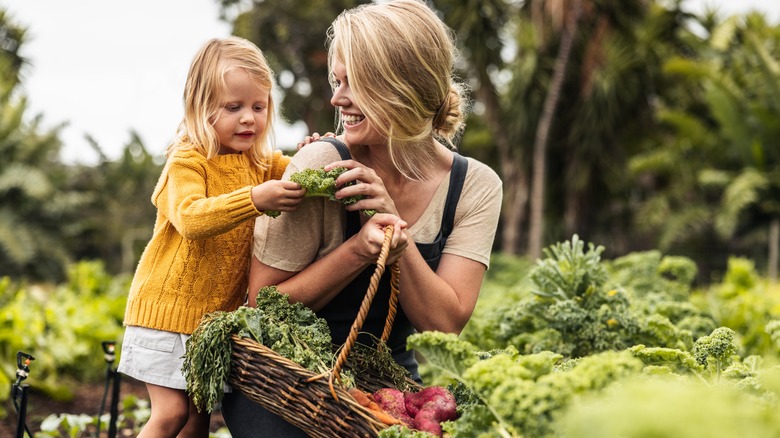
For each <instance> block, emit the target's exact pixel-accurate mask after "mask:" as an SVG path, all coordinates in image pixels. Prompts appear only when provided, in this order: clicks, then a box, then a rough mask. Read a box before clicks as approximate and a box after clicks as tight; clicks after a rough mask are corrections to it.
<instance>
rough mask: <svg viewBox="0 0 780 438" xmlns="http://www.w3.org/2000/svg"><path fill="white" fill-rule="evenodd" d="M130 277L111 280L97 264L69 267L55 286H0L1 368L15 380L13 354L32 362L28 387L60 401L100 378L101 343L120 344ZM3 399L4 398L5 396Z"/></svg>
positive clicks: (4, 281)
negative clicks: (65, 278)
mask: <svg viewBox="0 0 780 438" xmlns="http://www.w3.org/2000/svg"><path fill="white" fill-rule="evenodd" d="M128 288H129V278H127V277H118V278H112V277H110V276H109V275H108V274H106V273H105V271H104V269H103V265H102V264H101V263H99V262H82V263H79V264H76V265H73V266H72V267H71V268H70V270H69V273H68V282H67V283H63V284H61V285H58V286H55V287H44V286H40V285H27V284H25V283H16V282H13V281H11V280H10V279H8V278H7V277H6V278H3V279H2V281H0V367H1V369H2V375H3V377H2V378H0V380H6V379H13V378H14V376H15V373H16V353H17V352H18V351H24V352H25V353H28V354H31V355H32V356H34V357H35V360H34V361H33V362H32V363H31V364H30V378H29V381H28V383H30V384H31V386H34V387H35V388H36V389H38V390H41V391H43V392H46V393H48V394H49V395H50V396H52V397H55V398H61V399H68V398H71V397H73V391H72V388H73V384H74V380H76V381H89V380H91V379H98V378H100V377H101V376H102V374H101V373H102V372H103V371H104V369H105V360H104V357H103V351H102V349H101V342H103V341H114V342H117V341H119V340H120V339H121V335H122V331H123V328H122V318H123V317H124V310H125V303H126V299H127V297H126V294H127V289H128ZM6 396H7V395H6Z"/></svg>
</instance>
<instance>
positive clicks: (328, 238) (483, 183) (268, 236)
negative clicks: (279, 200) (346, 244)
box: [253, 142, 502, 272]
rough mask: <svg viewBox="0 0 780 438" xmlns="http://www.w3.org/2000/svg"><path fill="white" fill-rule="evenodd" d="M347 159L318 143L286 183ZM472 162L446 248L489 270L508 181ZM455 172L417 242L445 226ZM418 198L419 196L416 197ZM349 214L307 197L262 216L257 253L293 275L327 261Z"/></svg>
mask: <svg viewBox="0 0 780 438" xmlns="http://www.w3.org/2000/svg"><path fill="white" fill-rule="evenodd" d="M338 160H341V157H340V156H339V153H338V151H337V150H336V148H335V147H334V146H333V145H331V144H329V143H324V142H319V143H312V144H310V145H307V146H306V147H304V148H303V149H301V150H300V151H298V152H297V153H296V154H295V156H294V157H293V159H292V161H291V162H290V164H289V165H288V166H287V170H286V171H285V173H284V176H283V177H282V179H285V180H288V179H289V178H290V175H292V174H293V173H295V172H297V171H299V170H301V169H306V168H312V169H318V168H320V167H322V166H325V165H326V164H330V163H332V162H334V161H338ZM467 160H468V171H467V172H466V178H465V181H464V184H463V191H462V192H461V196H460V200H459V201H458V207H457V209H456V210H455V222H454V226H453V230H452V233H451V234H450V236H449V238H448V239H447V243H446V245H445V247H444V249H443V251H442V252H443V253H445V254H455V255H459V256H462V257H466V258H468V259H471V260H475V261H478V262H480V263H482V264H484V265H485V267H487V266H489V262H490V252H491V249H492V246H493V240H494V238H495V235H496V227H497V225H498V217H499V213H500V210H501V198H502V183H501V180H500V179H499V177H498V175H496V173H495V172H494V171H493V169H491V168H490V167H488V166H486V165H485V164H483V163H480V162H479V161H476V160H474V159H472V158H467ZM449 182H450V178H449V174H447V176H445V177H444V178H443V179H442V182H441V183H440V185H439V188H438V189H437V190H436V193H435V195H434V197H433V199H432V200H431V203H430V204H429V205H428V208H426V209H425V211H424V212H423V214H422V216H420V219H419V220H418V221H417V222H416V223H414V224H413V225H412V226H411V227H410V228H409V229H408V232H409V234H410V235H411V237H412V239H413V240H414V241H415V242H419V243H430V242H432V241H434V240H435V239H436V235H437V234H438V232H439V229H440V227H441V220H442V215H443V214H444V204H445V201H446V198H447V190H448V188H449ZM410 195H412V196H413V194H410ZM344 218H345V211H344V208H343V206H342V205H341V203H340V202H337V201H330V200H328V199H327V198H320V197H311V198H305V199H304V200H303V202H301V204H300V205H299V207H298V209H297V210H295V211H294V212H285V213H282V214H281V215H280V216H279V217H277V218H270V217H268V216H265V215H263V216H260V217H258V218H257V220H256V222H255V232H254V250H253V254H254V256H255V257H257V258H258V260H260V261H261V262H263V263H264V264H265V265H268V266H271V267H274V268H277V269H280V270H283V271H290V272H298V271H301V270H303V269H304V268H305V267H306V266H308V265H310V264H311V263H312V262H314V261H315V260H317V259H319V258H321V257H324V256H325V255H326V254H328V253H329V252H331V251H332V250H333V249H335V248H336V247H337V246H338V245H340V244H341V243H342V242H343V240H344V224H345V219H344Z"/></svg>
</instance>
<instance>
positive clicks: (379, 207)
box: [325, 160, 398, 216]
mask: <svg viewBox="0 0 780 438" xmlns="http://www.w3.org/2000/svg"><path fill="white" fill-rule="evenodd" d="M336 167H345V168H347V171H346V172H344V173H342V174H341V175H339V177H338V178H337V179H336V187H341V188H340V189H339V190H337V191H336V198H337V199H342V198H346V197H349V196H355V195H360V196H362V197H363V199H361V200H360V201H357V202H355V203H354V204H348V205H346V206H345V208H346V209H347V210H349V211H355V210H374V211H376V212H377V213H390V214H393V215H396V216H398V210H396V208H395V203H394V202H393V199H392V198H391V197H390V195H389V194H388V193H387V188H386V187H385V183H384V182H383V181H382V178H380V177H379V175H377V174H376V172H374V169H371V168H370V167H366V166H365V165H363V164H361V163H359V162H357V161H355V160H342V161H335V162H333V163H330V164H328V165H326V166H325V170H326V171H328V170H331V169H333V168H336ZM350 181H354V182H355V184H353V185H350V186H346V187H344V184H347V183H349V182H350Z"/></svg>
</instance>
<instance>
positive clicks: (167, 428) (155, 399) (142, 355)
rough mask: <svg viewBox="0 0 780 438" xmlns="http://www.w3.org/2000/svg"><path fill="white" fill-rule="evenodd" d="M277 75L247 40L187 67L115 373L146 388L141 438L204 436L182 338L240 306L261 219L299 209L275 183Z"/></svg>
mask: <svg viewBox="0 0 780 438" xmlns="http://www.w3.org/2000/svg"><path fill="white" fill-rule="evenodd" d="M272 91H273V72H272V71H271V69H270V68H269V66H268V64H267V62H266V60H265V58H264V56H263V54H262V52H261V51H260V50H259V49H258V48H257V47H256V46H255V45H254V44H252V43H250V42H249V41H246V40H244V39H240V38H235V37H230V38H226V39H213V40H210V41H208V42H207V43H206V44H205V45H204V46H203V48H201V50H200V51H199V52H198V54H197V55H196V56H195V59H194V60H193V62H192V65H191V66H190V70H189V74H188V76H187V81H186V85H185V90H184V118H183V120H182V122H181V124H180V125H179V129H178V132H177V139H176V140H175V141H174V142H173V143H172V144H171V146H170V147H169V148H168V151H167V152H166V156H167V163H166V165H165V168H164V169H163V172H162V175H161V176H160V179H159V181H158V183H157V186H156V187H155V190H154V193H153V194H152V202H153V203H154V205H155V206H156V207H157V218H156V221H155V225H154V233H153V235H152V238H151V241H150V242H149V244H148V245H147V247H146V249H145V250H144V253H143V255H142V256H141V260H140V262H139V264H138V267H137V269H136V272H135V276H134V278H133V282H132V285H131V288H130V294H129V297H128V301H127V309H126V311H125V321H124V322H125V325H126V326H127V328H126V331H125V337H124V342H123V345H122V355H121V360H120V364H119V371H120V372H122V373H124V374H127V375H129V376H131V377H133V378H135V379H138V380H141V381H143V382H145V383H146V388H147V390H148V391H149V398H150V400H151V406H152V413H151V417H150V418H149V422H148V423H147V424H146V425H145V426H144V428H143V430H142V431H141V433H140V435H139V436H140V437H147V436H151V437H175V436H177V435H178V436H181V437H196V436H199V437H207V436H208V432H209V414H208V413H206V412H203V413H199V412H197V410H196V409H195V407H194V405H193V403H192V401H191V400H190V399H189V397H188V396H187V394H186V393H185V388H186V382H185V379H184V377H183V375H182V372H181V365H182V356H183V354H184V348H185V342H186V340H187V338H188V337H189V335H190V334H191V333H192V332H193V331H194V329H195V328H196V327H197V326H198V323H199V322H200V320H201V317H203V315H205V314H207V313H210V312H214V311H217V310H224V311H231V310H234V309H236V308H238V307H239V306H240V305H241V304H243V303H244V300H245V296H246V291H247V275H248V272H249V260H250V254H251V244H252V229H253V225H254V220H253V219H255V218H256V217H258V216H259V215H261V214H262V212H263V211H270V210H275V211H292V210H294V209H295V208H296V207H297V206H298V204H299V203H300V202H301V200H302V198H303V194H304V190H303V189H301V187H300V186H299V185H298V184H296V183H293V182H290V181H280V180H279V178H280V177H281V176H282V174H283V172H284V170H285V168H286V167H287V164H288V163H289V161H290V160H289V158H288V157H285V156H282V154H281V152H279V151H275V152H274V150H273V144H272V142H273V135H272V133H273V129H272V121H273V117H274V104H273V98H272Z"/></svg>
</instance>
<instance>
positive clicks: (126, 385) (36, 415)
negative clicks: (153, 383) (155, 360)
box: [0, 375, 225, 438]
mask: <svg viewBox="0 0 780 438" xmlns="http://www.w3.org/2000/svg"><path fill="white" fill-rule="evenodd" d="M109 391H110V389H109ZM74 392H75V396H74V397H73V399H72V400H69V401H57V400H52V399H51V398H48V397H46V396H45V395H44V394H41V393H40V392H38V393H36V392H35V390H34V388H33V387H31V388H30V390H29V392H28V400H27V417H26V420H27V421H26V423H27V427H28V428H29V429H30V432H32V433H33V434H35V433H36V432H38V431H40V424H41V421H43V419H44V418H46V417H48V416H49V415H51V414H87V415H90V416H95V415H97V414H98V411H99V410H100V403H101V401H102V400H103V394H104V392H105V383H101V384H80V385H79V386H78V387H77V388H76V389H75V390H74ZM130 394H133V395H135V396H137V397H139V398H143V399H147V400H148V395H147V393H146V388H145V387H144V384H143V383H142V382H139V381H137V380H134V379H132V378H130V377H127V376H124V375H123V376H122V380H121V385H120V387H119V400H120V403H119V409H120V412H119V414H120V415H121V414H122V412H121V410H122V403H121V400H123V399H124V398H125V396H127V395H130ZM110 402H111V394H110V393H109V394H108V396H107V399H106V402H105V403H106V406H105V408H104V409H103V413H104V414H105V413H109V408H110V406H109V405H110ZM3 407H4V408H5V410H6V413H7V416H6V417H5V418H3V419H2V420H0V437H15V436H17V435H16V433H17V430H16V429H17V422H18V418H19V417H18V415H17V414H16V409H15V408H14V405H13V401H12V400H8V401H7V402H6V403H5V404H4V406H3ZM224 426H225V422H224V420H223V419H222V413H221V412H219V411H215V412H214V413H213V414H212V415H211V431H212V432H216V431H217V430H218V429H220V428H221V427H224ZM101 431H102V433H101V437H107V436H108V425H107V424H103V425H102V427H101ZM92 433H94V429H93V430H92ZM134 435H135V432H134V431H132V430H118V431H117V436H119V437H132V436H134ZM24 436H25V438H27V434H24ZM84 436H85V437H86V436H90V437H92V436H93V435H91V434H84Z"/></svg>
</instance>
